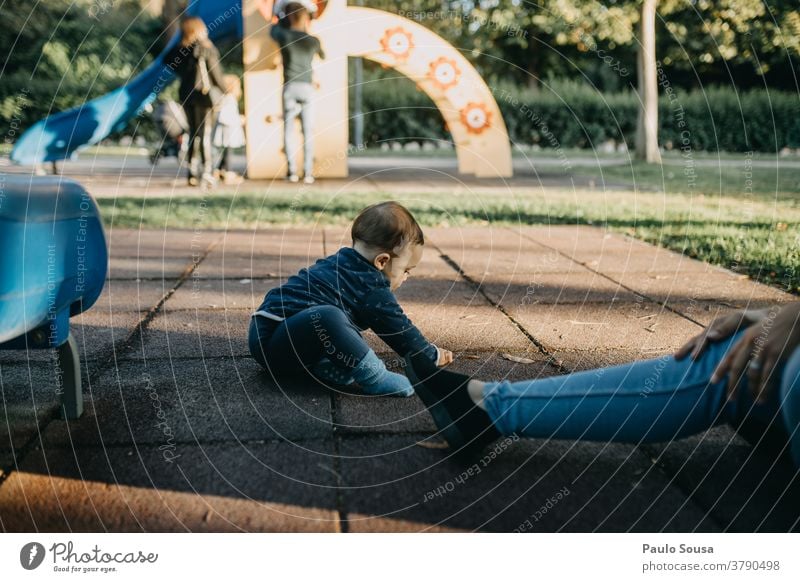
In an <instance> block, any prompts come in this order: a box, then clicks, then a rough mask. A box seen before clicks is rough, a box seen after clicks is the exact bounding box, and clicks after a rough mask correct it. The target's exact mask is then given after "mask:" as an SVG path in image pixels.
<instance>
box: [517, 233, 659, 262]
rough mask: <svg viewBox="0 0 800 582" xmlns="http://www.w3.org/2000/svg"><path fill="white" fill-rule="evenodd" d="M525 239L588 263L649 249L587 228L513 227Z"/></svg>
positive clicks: (632, 240)
mask: <svg viewBox="0 0 800 582" xmlns="http://www.w3.org/2000/svg"><path fill="white" fill-rule="evenodd" d="M510 230H512V231H513V232H515V233H517V234H519V235H520V236H521V237H523V238H525V239H527V240H529V241H531V242H533V243H536V244H539V245H542V246H545V247H547V248H552V249H556V250H558V251H560V252H562V253H564V254H565V255H567V256H568V257H573V258H576V259H579V260H581V261H588V260H593V259H597V258H598V257H602V256H603V255H604V254H606V253H609V252H619V251H623V252H628V251H630V249H631V248H635V247H641V248H646V247H647V246H648V245H647V243H643V242H641V241H638V240H636V239H632V238H630V237H626V236H623V235H620V234H615V233H611V232H608V231H606V230H604V229H602V228H597V227H594V226H587V225H556V226H523V227H516V226H515V227H510Z"/></svg>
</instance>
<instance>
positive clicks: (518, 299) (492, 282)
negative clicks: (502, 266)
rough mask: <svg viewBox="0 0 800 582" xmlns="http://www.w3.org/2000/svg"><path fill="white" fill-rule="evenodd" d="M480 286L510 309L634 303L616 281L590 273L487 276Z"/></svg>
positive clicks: (631, 293)
mask: <svg viewBox="0 0 800 582" xmlns="http://www.w3.org/2000/svg"><path fill="white" fill-rule="evenodd" d="M480 285H481V289H482V290H483V291H484V292H485V293H486V294H487V296H488V297H489V298H490V299H491V300H492V301H494V302H495V303H498V304H500V305H502V306H503V307H504V308H506V309H512V310H513V309H516V308H517V307H520V306H529V305H537V304H543V303H546V304H555V303H558V304H560V305H564V304H578V305H582V304H584V303H604V304H607V303H613V302H615V301H626V302H633V301H636V295H635V294H634V293H633V292H631V291H629V290H628V289H626V288H624V287H623V286H622V285H620V284H619V283H618V282H615V281H613V280H610V279H608V278H606V277H604V276H602V275H599V274H596V273H592V272H587V273H574V272H573V273H537V274H525V273H515V274H513V275H488V276H486V277H483V278H482V279H481V280H480Z"/></svg>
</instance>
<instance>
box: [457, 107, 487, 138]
mask: <svg viewBox="0 0 800 582" xmlns="http://www.w3.org/2000/svg"><path fill="white" fill-rule="evenodd" d="M461 123H463V124H464V125H465V126H466V127H467V131H468V132H469V133H476V134H477V133H481V132H483V130H485V129H486V128H488V127H489V126H490V125H491V124H492V112H491V111H489V109H488V108H487V107H486V105H484V104H483V103H474V102H472V101H470V102H469V103H467V104H466V106H465V107H463V108H462V109H461Z"/></svg>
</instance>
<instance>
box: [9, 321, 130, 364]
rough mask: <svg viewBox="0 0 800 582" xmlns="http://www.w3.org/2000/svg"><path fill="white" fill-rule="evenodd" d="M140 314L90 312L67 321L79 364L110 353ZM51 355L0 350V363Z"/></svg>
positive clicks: (42, 359) (45, 359)
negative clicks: (77, 352)
mask: <svg viewBox="0 0 800 582" xmlns="http://www.w3.org/2000/svg"><path fill="white" fill-rule="evenodd" d="M143 315H144V314H143V313H140V312H137V311H111V310H105V311H104V310H102V309H90V310H89V311H85V312H83V313H80V314H78V315H76V316H75V317H73V318H72V319H70V332H71V333H72V335H73V336H74V337H75V341H76V342H77V344H78V351H79V352H80V358H81V362H83V363H86V362H94V361H96V360H97V358H98V357H100V356H102V357H106V356H108V354H109V353H114V350H115V346H117V345H119V344H121V343H124V341H125V339H126V338H127V337H128V335H129V334H130V333H131V331H132V330H133V329H134V328H135V327H136V325H138V324H139V322H140V321H141V319H142V317H143ZM54 353H55V351H54V350H0V362H4V363H27V362H50V361H52V359H53V354H54ZM119 355H121V352H120V354H119Z"/></svg>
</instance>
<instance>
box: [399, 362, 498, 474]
mask: <svg viewBox="0 0 800 582" xmlns="http://www.w3.org/2000/svg"><path fill="white" fill-rule="evenodd" d="M405 364H406V366H405V371H406V375H407V376H408V379H409V380H411V383H412V384H413V385H414V390H415V391H416V393H417V394H418V395H419V397H420V398H421V399H422V402H423V403H424V404H425V406H426V407H427V409H428V411H429V412H430V413H431V416H432V417H433V421H434V422H435V423H436V426H437V427H438V428H439V433H440V434H441V435H442V437H443V438H444V439H445V440H446V441H447V444H449V445H450V448H451V449H453V451H454V453H455V455H456V457H457V459H458V460H459V461H462V462H465V461H469V460H471V459H472V458H473V457H474V455H475V454H476V453H478V452H479V451H480V450H481V449H483V447H485V446H486V445H488V444H489V443H491V442H493V441H495V440H497V439H498V438H499V437H500V433H498V432H497V429H495V428H494V425H493V424H492V421H491V419H490V418H489V415H488V414H486V411H484V410H482V409H480V408H478V407H477V406H475V403H474V402H473V401H472V398H470V396H469V393H468V392H467V383H468V382H469V381H470V380H471V378H470V377H469V376H464V375H463V374H456V373H454V372H448V371H447V370H443V369H441V368H438V367H437V366H436V364H434V363H433V362H432V361H431V360H430V358H429V357H428V356H427V354H424V353H422V352H420V353H418V354H414V355H410V356H406V357H405Z"/></svg>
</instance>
